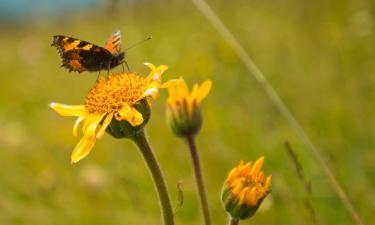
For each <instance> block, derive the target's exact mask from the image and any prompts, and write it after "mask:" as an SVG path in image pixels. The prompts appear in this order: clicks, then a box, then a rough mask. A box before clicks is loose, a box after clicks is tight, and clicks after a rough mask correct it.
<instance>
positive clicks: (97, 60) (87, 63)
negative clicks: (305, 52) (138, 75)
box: [51, 31, 125, 73]
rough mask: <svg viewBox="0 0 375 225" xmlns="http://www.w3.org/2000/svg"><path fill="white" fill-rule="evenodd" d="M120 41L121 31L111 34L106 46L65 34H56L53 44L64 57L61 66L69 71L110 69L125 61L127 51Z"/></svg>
mask: <svg viewBox="0 0 375 225" xmlns="http://www.w3.org/2000/svg"><path fill="white" fill-rule="evenodd" d="M120 41H121V36H120V32H119V31H117V32H115V33H113V34H112V35H111V37H110V38H109V39H108V41H107V43H106V45H105V47H100V46H97V45H94V44H91V43H89V42H86V41H82V40H79V39H77V38H72V37H68V36H65V35H55V36H54V37H53V41H52V44H51V46H54V47H56V48H57V50H58V52H59V55H60V57H61V59H62V64H61V66H62V67H65V68H67V69H68V70H69V71H76V72H79V73H81V72H84V71H89V72H94V71H100V70H107V71H109V70H110V69H112V68H114V67H116V66H118V65H120V64H122V63H123V62H125V61H124V59H125V52H123V51H121V43H120Z"/></svg>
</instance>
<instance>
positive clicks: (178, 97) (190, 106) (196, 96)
mask: <svg viewBox="0 0 375 225" xmlns="http://www.w3.org/2000/svg"><path fill="white" fill-rule="evenodd" d="M165 86H167V87H168V92H169V97H168V100H167V121H168V124H169V126H170V127H171V129H172V131H173V133H174V134H176V135H177V136H179V137H186V136H188V135H195V134H197V133H198V132H199V130H200V128H201V126H202V113H201V109H200V103H201V101H202V100H203V99H204V98H205V97H206V96H207V95H208V93H209V92H210V89H211V81H210V80H207V81H205V82H204V83H203V84H202V85H201V86H200V87H199V86H198V85H197V84H196V85H194V87H193V89H192V91H191V93H190V94H189V90H188V87H187V85H186V83H185V81H184V80H182V79H178V80H171V81H168V82H167V83H166V84H165Z"/></svg>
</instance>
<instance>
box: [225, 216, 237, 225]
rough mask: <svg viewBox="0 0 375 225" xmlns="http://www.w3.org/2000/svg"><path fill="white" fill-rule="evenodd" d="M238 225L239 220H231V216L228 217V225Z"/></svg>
mask: <svg viewBox="0 0 375 225" xmlns="http://www.w3.org/2000/svg"><path fill="white" fill-rule="evenodd" d="M238 224H240V220H238V219H233V218H232V217H231V216H229V220H228V225H238Z"/></svg>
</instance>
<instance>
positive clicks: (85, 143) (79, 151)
mask: <svg viewBox="0 0 375 225" xmlns="http://www.w3.org/2000/svg"><path fill="white" fill-rule="evenodd" d="M94 144H95V137H89V136H83V137H82V138H81V140H80V141H79V142H78V144H77V145H76V147H75V148H74V150H73V152H72V155H71V161H72V163H76V162H78V161H79V160H81V159H83V158H84V157H86V156H87V155H88V154H89V153H90V151H91V149H92V148H93V147H94Z"/></svg>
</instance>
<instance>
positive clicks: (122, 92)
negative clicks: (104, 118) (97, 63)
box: [85, 72, 148, 113]
mask: <svg viewBox="0 0 375 225" xmlns="http://www.w3.org/2000/svg"><path fill="white" fill-rule="evenodd" d="M147 87H148V82H147V79H146V78H145V77H142V76H139V75H137V74H136V73H131V72H128V73H118V74H112V75H109V76H108V77H107V78H103V77H102V78H100V79H99V81H98V83H97V84H96V85H95V86H94V87H93V88H92V89H91V90H90V91H89V93H88V94H87V96H86V99H85V109H86V111H87V112H88V113H116V112H118V111H119V110H120V109H121V108H122V107H123V106H124V105H129V106H131V105H133V104H135V103H136V102H137V101H139V99H140V98H142V95H143V93H144V92H145V91H146V90H147Z"/></svg>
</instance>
